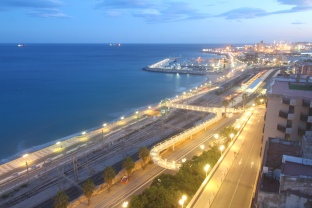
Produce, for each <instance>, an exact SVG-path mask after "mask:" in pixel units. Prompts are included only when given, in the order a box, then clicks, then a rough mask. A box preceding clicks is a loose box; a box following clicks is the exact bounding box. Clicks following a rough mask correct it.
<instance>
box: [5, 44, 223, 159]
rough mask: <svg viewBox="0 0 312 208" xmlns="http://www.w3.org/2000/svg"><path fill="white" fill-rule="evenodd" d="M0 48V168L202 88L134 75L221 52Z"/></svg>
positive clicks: (186, 79) (175, 47)
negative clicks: (178, 60) (171, 59)
mask: <svg viewBox="0 0 312 208" xmlns="http://www.w3.org/2000/svg"><path fill="white" fill-rule="evenodd" d="M24 46H25V47H18V46H17V44H15V43H14V44H0V142H1V145H0V163H4V162H7V161H9V160H12V159H14V158H16V157H19V156H21V155H23V154H25V153H28V152H32V151H35V150H38V149H41V148H43V147H46V146H48V145H51V144H53V143H55V142H56V141H60V140H63V139H66V138H68V137H70V136H71V135H73V134H77V133H81V132H83V131H86V130H89V129H92V128H96V127H100V126H101V125H102V124H103V123H109V122H113V121H115V120H118V119H119V118H120V117H121V116H127V115H130V114H131V113H133V112H134V111H136V110H140V109H144V108H146V107H147V106H148V105H151V104H158V103H159V102H160V101H161V100H162V99H165V98H171V97H175V96H176V95H179V94H181V93H183V91H185V90H189V89H192V88H194V87H196V86H198V85H200V84H201V83H203V82H205V80H206V77H204V76H196V75H183V74H164V73H153V72H147V71H143V70H142V68H143V67H145V66H148V65H151V64H153V63H156V62H158V61H161V60H162V59H165V58H168V57H180V58H197V57H203V58H206V59H207V58H216V57H215V56H214V55H212V54H205V53H201V52H200V51H201V49H203V48H216V47H224V46H225V45H222V44H121V45H120V46H118V45H114V44H112V45H110V44H31V43H29V44H26V45H24Z"/></svg>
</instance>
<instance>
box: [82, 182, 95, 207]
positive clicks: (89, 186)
mask: <svg viewBox="0 0 312 208" xmlns="http://www.w3.org/2000/svg"><path fill="white" fill-rule="evenodd" d="M94 189H95V187H94V183H93V181H91V180H90V179H88V180H86V181H85V182H84V183H83V184H82V192H83V193H84V195H85V196H86V197H87V199H88V205H90V204H91V197H92V195H93V192H94Z"/></svg>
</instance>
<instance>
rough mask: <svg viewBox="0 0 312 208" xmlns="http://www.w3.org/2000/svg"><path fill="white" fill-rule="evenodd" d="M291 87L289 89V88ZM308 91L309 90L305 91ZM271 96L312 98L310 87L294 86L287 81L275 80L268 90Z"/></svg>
mask: <svg viewBox="0 0 312 208" xmlns="http://www.w3.org/2000/svg"><path fill="white" fill-rule="evenodd" d="M290 86H291V87H290ZM307 89H310V90H307ZM270 92H271V94H279V95H285V96H289V97H307V98H311V97H312V91H311V87H308V88H306V87H305V86H299V87H298V85H297V86H295V85H294V83H291V84H289V82H287V81H280V80H275V81H274V83H273V85H272V86H271V90H270Z"/></svg>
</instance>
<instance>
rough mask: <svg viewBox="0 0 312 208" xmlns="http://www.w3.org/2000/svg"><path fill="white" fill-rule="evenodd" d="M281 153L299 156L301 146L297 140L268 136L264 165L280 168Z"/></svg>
mask: <svg viewBox="0 0 312 208" xmlns="http://www.w3.org/2000/svg"><path fill="white" fill-rule="evenodd" d="M283 155H290V156H297V157H300V156H301V147H300V146H299V142H294V141H288V140H285V139H277V138H269V140H268V151H267V155H266V161H265V166H267V167H271V168H273V169H276V168H280V167H281V165H282V157H283Z"/></svg>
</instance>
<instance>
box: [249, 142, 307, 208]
mask: <svg viewBox="0 0 312 208" xmlns="http://www.w3.org/2000/svg"><path fill="white" fill-rule="evenodd" d="M308 142H310V140H309V141H308ZM300 145H301V143H300V142H296V141H289V140H285V139H277V138H269V139H268V140H267V141H266V143H265V148H264V149H265V150H264V157H263V162H262V171H261V172H260V174H259V179H258V186H257V193H256V199H255V203H254V205H255V206H254V207H257V208H262V207H263V208H264V207H296V208H301V207H302V208H303V207H304V204H305V203H306V202H307V201H308V199H310V198H311V196H312V188H311V187H312V160H311V159H306V158H303V157H302V156H303V154H304V152H303V151H302V146H300ZM310 148H311V146H310Z"/></svg>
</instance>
